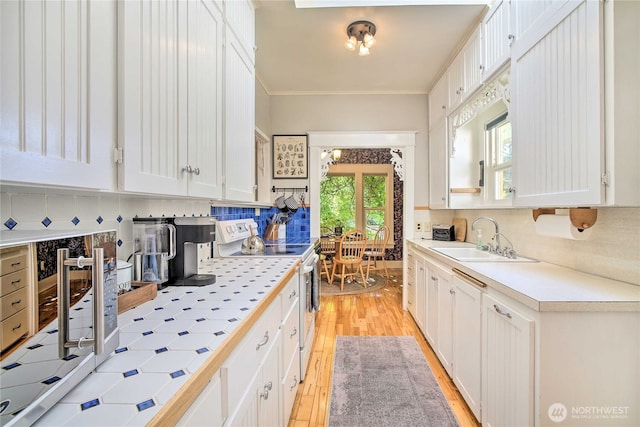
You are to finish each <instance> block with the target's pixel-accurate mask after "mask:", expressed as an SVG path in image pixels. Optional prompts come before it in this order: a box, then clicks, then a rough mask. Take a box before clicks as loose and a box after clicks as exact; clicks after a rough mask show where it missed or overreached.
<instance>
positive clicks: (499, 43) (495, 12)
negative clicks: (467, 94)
mask: <svg viewBox="0 0 640 427" xmlns="http://www.w3.org/2000/svg"><path fill="white" fill-rule="evenodd" d="M510 7H511V2H510V1H509V0H499V1H497V2H495V3H494V4H493V5H492V6H491V10H489V12H488V13H487V15H486V16H485V17H484V19H483V20H482V25H483V28H484V33H483V41H484V42H483V48H484V49H483V52H484V64H483V65H484V70H483V80H484V81H487V80H489V79H491V77H492V76H493V75H494V74H495V73H496V71H498V70H499V69H500V68H501V67H502V66H503V65H504V64H506V63H507V61H509V59H510V57H511V56H510V54H511V51H510V48H511V40H512V38H511V37H510V32H509V31H510V28H511V27H510V19H511V16H510V14H509V11H510Z"/></svg>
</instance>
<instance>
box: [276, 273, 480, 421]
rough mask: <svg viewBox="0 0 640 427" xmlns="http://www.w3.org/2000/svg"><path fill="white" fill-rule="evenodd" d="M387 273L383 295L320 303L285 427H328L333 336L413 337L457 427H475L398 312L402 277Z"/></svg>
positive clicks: (411, 324)
mask: <svg viewBox="0 0 640 427" xmlns="http://www.w3.org/2000/svg"><path fill="white" fill-rule="evenodd" d="M389 273H390V275H391V277H392V278H391V279H390V280H388V282H387V285H386V286H385V288H383V289H379V290H377V291H372V292H368V293H364V294H358V295H338V296H321V297H320V311H319V312H318V313H317V316H316V330H315V338H314V343H313V347H312V351H311V358H310V361H309V368H308V371H307V374H306V377H305V380H304V381H303V382H302V383H301V384H300V386H299V387H298V392H297V394H296V398H295V401H294V404H293V410H292V411H291V417H290V419H289V424H288V426H289V427H303V426H304V427H319V426H325V425H327V421H328V418H329V404H330V398H331V376H332V374H333V357H334V353H335V341H336V336H337V335H360V336H380V335H383V336H384V335H386V336H400V335H411V336H413V337H414V338H415V339H416V341H417V342H418V344H419V345H420V348H421V349H422V352H423V353H424V355H425V358H426V359H427V363H428V364H429V366H430V367H431V370H432V372H433V374H434V376H435V377H436V380H437V381H438V384H439V385H440V387H441V388H442V391H443V393H444V395H445V397H446V399H447V401H448V402H449V404H450V405H451V408H452V411H453V413H454V415H455V416H456V418H457V419H458V423H459V424H460V426H461V427H479V426H480V423H478V422H477V420H476V419H475V417H474V416H473V414H472V413H471V411H470V410H469V407H468V406H467V405H466V403H465V402H464V399H462V396H461V395H460V393H459V392H458V389H457V388H456V386H455V385H454V384H453V381H452V380H451V378H449V376H448V375H447V373H446V371H445V369H444V367H443V366H442V365H441V364H440V361H439V360H438V358H437V357H436V355H435V353H434V351H433V349H432V348H431V347H430V346H429V344H428V343H427V341H426V340H425V338H424V336H423V335H422V332H421V331H420V329H419V328H418V326H417V325H416V323H415V322H414V320H413V318H412V317H411V315H410V314H409V313H408V312H406V311H404V310H403V309H402V271H401V270H389Z"/></svg>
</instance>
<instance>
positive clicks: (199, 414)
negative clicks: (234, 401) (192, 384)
mask: <svg viewBox="0 0 640 427" xmlns="http://www.w3.org/2000/svg"><path fill="white" fill-rule="evenodd" d="M223 422H224V414H223V412H222V381H221V380H220V371H218V372H216V373H215V375H214V376H213V377H212V378H211V381H210V382H209V384H207V386H206V387H205V389H204V390H202V392H201V393H200V395H199V396H198V398H197V399H196V401H195V402H193V404H192V405H191V407H189V409H188V410H187V412H186V413H185V414H184V415H183V416H182V418H181V419H180V421H178V423H177V424H176V425H177V426H178V427H187V426H189V427H191V426H221V425H222V423H223Z"/></svg>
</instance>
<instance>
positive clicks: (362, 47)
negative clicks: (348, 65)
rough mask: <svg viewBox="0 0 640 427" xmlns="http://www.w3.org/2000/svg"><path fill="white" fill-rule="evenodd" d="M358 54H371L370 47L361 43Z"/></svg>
mask: <svg viewBox="0 0 640 427" xmlns="http://www.w3.org/2000/svg"><path fill="white" fill-rule="evenodd" d="M358 55H360V56H367V55H369V48H368V47H366V46H365V45H363V44H361V45H360V52H358Z"/></svg>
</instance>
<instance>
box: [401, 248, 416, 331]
mask: <svg viewBox="0 0 640 427" xmlns="http://www.w3.org/2000/svg"><path fill="white" fill-rule="evenodd" d="M415 257H416V254H415V252H414V251H413V250H409V251H408V252H407V261H406V263H407V264H406V268H407V271H406V275H405V280H404V281H405V283H406V284H407V285H406V286H405V287H404V291H403V292H406V294H407V295H406V301H407V310H409V313H411V315H412V316H413V319H414V320H415V321H416V323H417V322H418V320H417V319H416V318H417V316H416V265H415Z"/></svg>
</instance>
